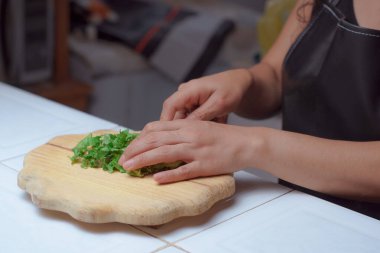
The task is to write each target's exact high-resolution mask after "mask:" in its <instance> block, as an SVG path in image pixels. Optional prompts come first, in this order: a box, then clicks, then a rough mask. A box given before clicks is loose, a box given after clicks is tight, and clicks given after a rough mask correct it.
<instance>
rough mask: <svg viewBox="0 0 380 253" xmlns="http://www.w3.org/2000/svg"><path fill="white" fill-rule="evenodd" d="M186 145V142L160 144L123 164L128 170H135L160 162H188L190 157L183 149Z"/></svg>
mask: <svg viewBox="0 0 380 253" xmlns="http://www.w3.org/2000/svg"><path fill="white" fill-rule="evenodd" d="M185 145H186V144H179V145H165V146H160V147H158V148H155V149H152V150H148V151H146V152H144V153H141V154H139V155H136V156H135V157H133V158H132V159H129V160H127V161H126V162H124V163H123V165H122V166H123V168H124V169H126V170H135V169H139V168H142V167H145V166H149V165H154V164H158V163H171V162H176V161H185V162H186V161H189V157H188V155H187V154H186V152H184V151H183V150H184V149H185Z"/></svg>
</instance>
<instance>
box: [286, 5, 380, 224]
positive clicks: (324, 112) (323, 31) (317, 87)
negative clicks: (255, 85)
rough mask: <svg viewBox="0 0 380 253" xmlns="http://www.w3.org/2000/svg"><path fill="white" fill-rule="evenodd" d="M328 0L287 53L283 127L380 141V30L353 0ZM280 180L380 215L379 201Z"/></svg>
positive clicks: (351, 138) (315, 12) (318, 133)
mask: <svg viewBox="0 0 380 253" xmlns="http://www.w3.org/2000/svg"><path fill="white" fill-rule="evenodd" d="M325 2H326V3H324V4H322V6H321V7H320V8H318V9H315V10H314V12H313V13H314V14H313V17H312V20H311V21H310V23H309V24H308V26H307V27H306V29H305V30H304V31H303V32H302V33H301V34H300V36H299V37H298V38H297V40H296V41H295V43H294V44H293V45H292V47H291V48H290V50H289V52H288V54H287V56H286V58H285V62H284V69H283V71H284V73H283V105H282V110H283V129H284V130H287V131H292V132H298V133H303V134H307V135H312V136H317V137H322V138H328V139H334V140H348V141H379V140H380V31H378V30H374V29H369V28H363V27H359V26H358V25H357V21H356V18H355V14H354V9H353V1H352V0H340V1H339V0H335V1H334V0H330V1H327V0H326V1H325ZM301 155H302V154H301ZM379 169H380V168H379ZM280 182H281V183H282V184H285V185H287V186H290V187H292V188H295V189H297V190H301V191H304V192H307V193H309V194H312V195H315V196H317V197H320V198H323V199H326V200H328V201H331V202H334V203H336V204H338V205H342V206H345V207H347V208H350V209H352V210H355V211H358V212H361V213H363V214H366V215H369V216H372V217H374V218H377V219H380V204H375V203H368V202H364V201H363V202H362V201H353V200H347V199H342V198H337V197H333V196H329V195H326V194H322V193H319V192H315V191H312V190H309V189H305V188H303V187H300V186H296V185H293V184H290V183H288V182H285V181H282V180H280ZM379 183H380V182H379Z"/></svg>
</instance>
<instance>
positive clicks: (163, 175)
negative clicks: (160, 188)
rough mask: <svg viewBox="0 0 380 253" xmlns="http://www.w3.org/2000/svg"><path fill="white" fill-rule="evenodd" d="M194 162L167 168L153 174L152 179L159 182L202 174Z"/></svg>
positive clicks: (163, 182)
mask: <svg viewBox="0 0 380 253" xmlns="http://www.w3.org/2000/svg"><path fill="white" fill-rule="evenodd" d="M200 172H201V170H199V167H198V166H197V163H196V162H192V163H187V164H185V165H182V166H180V167H178V168H176V169H174V170H167V171H162V172H159V173H156V174H154V175H153V178H154V180H156V181H157V183H159V184H166V183H172V182H177V181H183V180H186V179H190V178H196V177H199V176H202V173H200Z"/></svg>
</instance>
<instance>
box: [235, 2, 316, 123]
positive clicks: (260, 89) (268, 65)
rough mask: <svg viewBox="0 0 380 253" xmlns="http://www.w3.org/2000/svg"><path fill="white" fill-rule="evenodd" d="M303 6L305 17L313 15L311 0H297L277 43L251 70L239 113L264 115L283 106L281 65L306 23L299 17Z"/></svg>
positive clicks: (252, 115)
mask: <svg viewBox="0 0 380 253" xmlns="http://www.w3.org/2000/svg"><path fill="white" fill-rule="evenodd" d="M302 5H305V7H303V8H301V10H303V12H302V13H301V15H302V16H303V17H304V18H305V20H308V19H309V18H310V15H311V11H312V1H310V0H298V1H297V4H296V6H295V7H294V9H293V11H292V12H291V14H290V15H289V18H288V20H287V22H286V23H285V25H284V27H283V29H282V31H281V33H280V35H279V36H278V38H277V40H276V41H275V43H274V45H273V46H272V47H271V49H270V50H269V51H268V53H267V54H266V55H265V57H264V58H263V59H262V61H261V62H260V63H259V64H256V65H254V66H253V67H252V68H250V69H248V72H249V73H250V76H251V85H250V86H249V88H248V90H247V91H246V93H245V95H244V97H243V99H242V100H241V102H240V104H239V106H238V107H237V109H236V110H235V112H236V113H237V114H239V115H240V116H243V117H247V118H263V117H267V116H270V115H271V114H273V113H275V112H276V111H278V110H279V109H280V106H281V92H282V88H281V78H282V77H281V74H282V64H283V61H284V58H285V55H286V53H287V52H288V50H289V48H290V47H291V45H292V44H293V42H294V41H295V39H296V38H297V36H298V35H299V34H300V33H301V32H302V31H303V29H304V28H305V26H306V25H307V22H306V21H305V20H304V19H302V20H300V19H299V17H298V14H299V13H298V10H299V9H300V7H301V6H302Z"/></svg>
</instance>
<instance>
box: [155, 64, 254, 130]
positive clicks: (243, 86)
mask: <svg viewBox="0 0 380 253" xmlns="http://www.w3.org/2000/svg"><path fill="white" fill-rule="evenodd" d="M251 83H252V77H251V74H250V72H249V70H247V69H236V70H230V71H226V72H222V73H219V74H215V75H211V76H207V77H203V78H199V79H194V80H192V81H189V82H187V83H184V84H181V85H180V86H179V88H178V91H177V92H175V93H174V94H173V95H171V96H170V97H169V98H168V99H167V100H166V101H165V102H164V105H163V109H162V113H161V120H174V119H184V118H188V119H198V120H214V121H217V122H223V123H225V121H226V119H227V115H228V113H230V112H232V111H233V110H235V109H236V107H237V106H238V105H239V103H240V101H241V99H242V97H243V95H244V93H245V92H246V90H247V89H248V88H249V86H250V85H251Z"/></svg>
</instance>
